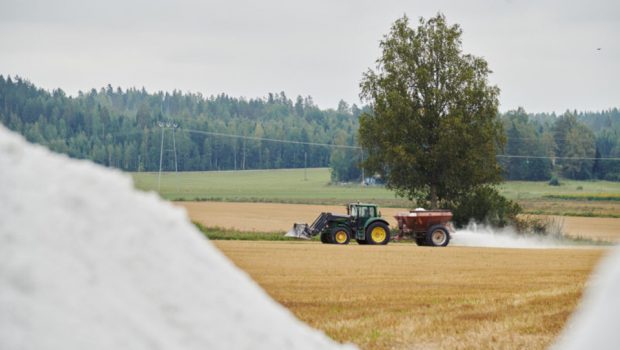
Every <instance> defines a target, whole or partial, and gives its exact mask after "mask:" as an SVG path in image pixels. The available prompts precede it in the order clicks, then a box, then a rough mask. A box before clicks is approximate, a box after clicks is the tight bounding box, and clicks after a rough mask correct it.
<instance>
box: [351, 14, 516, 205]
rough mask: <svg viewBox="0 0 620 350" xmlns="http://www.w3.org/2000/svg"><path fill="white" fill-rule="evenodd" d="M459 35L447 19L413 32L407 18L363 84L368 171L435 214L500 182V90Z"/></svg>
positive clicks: (394, 31) (434, 19)
mask: <svg viewBox="0 0 620 350" xmlns="http://www.w3.org/2000/svg"><path fill="white" fill-rule="evenodd" d="M461 34H462V30H461V28H460V27H459V26H458V25H456V24H455V25H448V24H447V23H446V19H445V17H444V16H443V15H442V14H438V15H437V16H435V17H432V18H430V19H429V20H425V19H423V18H421V19H420V20H419V24H418V26H417V28H415V29H414V28H412V27H410V26H409V19H408V18H407V16H404V17H402V18H400V19H398V20H397V21H396V22H394V24H393V25H392V28H391V30H390V33H389V34H388V35H386V36H385V37H384V39H383V40H382V41H381V44H380V47H381V49H382V55H381V56H380V57H379V59H378V60H377V67H376V69H375V70H372V69H369V70H368V71H367V72H366V73H365V74H364V77H363V79H362V82H361V84H360V86H361V89H362V92H361V97H362V99H363V100H365V101H366V102H367V103H369V105H370V109H371V111H370V112H368V113H364V114H363V115H362V116H361V117H360V129H359V140H360V143H361V144H362V146H363V147H364V149H365V152H366V151H367V154H368V158H367V159H366V161H365V162H364V166H365V167H366V168H367V169H369V170H371V171H373V172H377V173H379V174H380V175H382V176H383V177H384V178H385V180H386V184H387V186H388V187H389V188H391V189H394V190H395V191H396V192H397V194H399V195H401V196H407V197H408V198H409V199H416V200H417V201H418V203H419V204H423V203H429V202H430V205H431V207H432V208H437V206H438V204H439V203H442V201H443V202H454V201H458V199H459V198H460V197H462V196H464V195H466V194H468V193H470V192H471V191H474V190H477V189H479V188H481V187H483V186H485V185H487V184H492V183H497V182H498V181H500V180H501V176H500V174H501V169H500V167H499V165H498V163H497V160H496V157H495V155H496V151H497V149H498V147H502V146H503V143H504V142H505V138H504V135H503V131H502V125H501V123H500V121H499V119H498V118H497V114H498V109H497V108H498V95H499V89H498V88H497V87H495V86H491V85H490V84H489V82H488V80H487V76H488V75H489V73H491V71H490V70H489V68H488V65H487V63H486V61H485V60H484V59H482V58H479V57H475V56H472V55H468V54H464V53H463V52H462V50H461Z"/></svg>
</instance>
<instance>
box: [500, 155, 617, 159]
mask: <svg viewBox="0 0 620 350" xmlns="http://www.w3.org/2000/svg"><path fill="white" fill-rule="evenodd" d="M496 157H499V158H534V159H562V160H620V158H617V157H601V158H594V157H550V156H521V155H512V154H497V155H496Z"/></svg>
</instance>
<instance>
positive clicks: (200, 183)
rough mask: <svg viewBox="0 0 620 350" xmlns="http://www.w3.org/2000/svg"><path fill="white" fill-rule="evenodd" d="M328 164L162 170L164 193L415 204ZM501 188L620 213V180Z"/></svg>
mask: <svg viewBox="0 0 620 350" xmlns="http://www.w3.org/2000/svg"><path fill="white" fill-rule="evenodd" d="M132 176H133V178H134V182H135V184H136V187H137V188H139V189H142V190H153V191H157V189H158V174H157V173H132ZM329 182H330V178H329V170H328V169H326V168H316V169H308V170H307V172H306V175H304V170H303V169H281V170H246V171H212V172H183V173H178V175H176V174H175V173H162V176H161V191H160V193H161V195H162V197H164V198H166V199H170V200H211V201H229V202H281V203H302V204H342V203H345V202H349V201H368V202H375V203H378V204H380V205H382V206H389V207H413V206H414V204H413V203H411V202H409V201H408V200H406V199H402V198H396V197H395V195H394V192H392V191H389V190H387V189H385V188H384V187H382V186H362V185H360V184H347V185H331V184H330V183H329ZM499 189H500V192H501V193H502V194H503V195H504V196H506V197H508V198H509V199H512V200H515V201H517V202H519V204H521V205H522V206H523V208H524V209H525V212H526V213H533V214H554V215H577V216H602V217H619V216H620V201H618V197H619V196H620V182H609V181H572V180H562V185H561V186H550V185H549V184H548V183H547V182H545V181H541V182H526V181H509V182H506V183H503V184H502V185H500V186H499Z"/></svg>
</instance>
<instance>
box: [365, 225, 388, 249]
mask: <svg viewBox="0 0 620 350" xmlns="http://www.w3.org/2000/svg"><path fill="white" fill-rule="evenodd" d="M366 241H367V242H368V244H388V242H389V241H390V228H389V227H388V225H386V224H384V223H383V222H380V221H378V222H373V223H372V224H370V225H369V226H368V228H367V229H366Z"/></svg>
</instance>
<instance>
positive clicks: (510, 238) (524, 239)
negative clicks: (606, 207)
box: [450, 223, 563, 249]
mask: <svg viewBox="0 0 620 350" xmlns="http://www.w3.org/2000/svg"><path fill="white" fill-rule="evenodd" d="M450 245H455V246H466V247H494V248H528V249H545V248H559V247H561V246H562V245H563V244H562V242H561V241H559V240H558V239H555V238H552V237H545V236H537V235H522V234H517V233H516V231H515V230H514V229H513V228H511V227H505V228H502V229H496V228H491V227H489V226H487V225H481V224H475V223H471V224H469V225H467V227H466V228H464V229H460V230H457V231H456V232H455V233H454V234H453V235H452V240H451V241H450Z"/></svg>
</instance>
